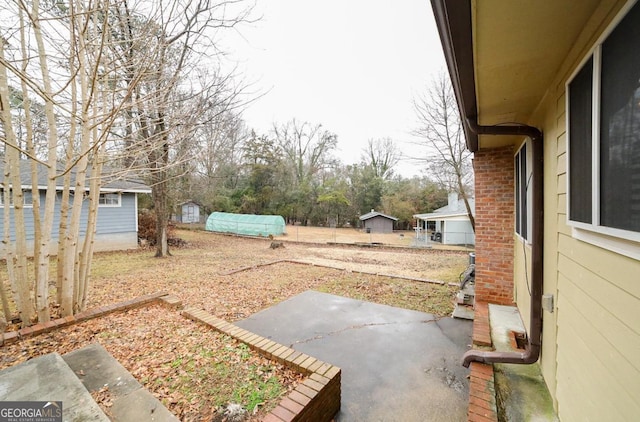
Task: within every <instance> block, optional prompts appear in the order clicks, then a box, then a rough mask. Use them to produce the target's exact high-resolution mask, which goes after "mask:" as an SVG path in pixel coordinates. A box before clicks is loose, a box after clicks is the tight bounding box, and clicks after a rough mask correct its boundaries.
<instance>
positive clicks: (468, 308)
mask: <svg viewBox="0 0 640 422" xmlns="http://www.w3.org/2000/svg"><path fill="white" fill-rule="evenodd" d="M451 316H452V317H453V318H459V319H470V320H473V318H474V311H473V306H472V305H464V304H460V303H457V304H456V306H455V308H453V313H452V314H451Z"/></svg>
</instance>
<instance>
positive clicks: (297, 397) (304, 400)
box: [287, 390, 311, 406]
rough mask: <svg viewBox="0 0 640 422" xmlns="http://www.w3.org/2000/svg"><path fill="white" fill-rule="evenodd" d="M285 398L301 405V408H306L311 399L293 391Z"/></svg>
mask: <svg viewBox="0 0 640 422" xmlns="http://www.w3.org/2000/svg"><path fill="white" fill-rule="evenodd" d="M287 397H288V398H290V399H291V400H293V401H295V402H296V403H299V404H301V405H302V406H306V405H307V404H309V402H310V401H311V399H310V398H309V397H307V396H305V395H304V394H302V393H300V392H299V391H295V390H294V391H292V392H291V393H289V395H288V396H287Z"/></svg>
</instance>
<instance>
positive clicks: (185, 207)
mask: <svg viewBox="0 0 640 422" xmlns="http://www.w3.org/2000/svg"><path fill="white" fill-rule="evenodd" d="M179 207H180V215H179V216H178V221H180V222H181V223H199V222H200V204H198V203H197V202H195V201H186V202H183V203H182V204H180V205H179Z"/></svg>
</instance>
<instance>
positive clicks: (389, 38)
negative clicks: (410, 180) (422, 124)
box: [224, 0, 445, 177]
mask: <svg viewBox="0 0 640 422" xmlns="http://www.w3.org/2000/svg"><path fill="white" fill-rule="evenodd" d="M256 15H257V16H262V19H261V20H259V21H258V22H256V23H254V24H251V25H249V26H244V27H242V28H241V31H240V33H241V35H242V37H229V36H227V37H226V38H225V39H224V42H225V44H226V46H225V47H226V49H227V51H229V52H230V53H231V55H232V56H231V57H232V58H233V59H235V60H236V61H237V62H238V69H239V71H240V73H242V74H243V76H244V78H245V79H246V80H248V81H254V82H255V86H254V88H257V89H259V90H260V91H261V92H265V93H266V94H265V95H264V97H262V98H260V99H259V100H257V101H256V102H255V103H253V104H251V105H250V106H249V107H248V108H247V110H246V111H245V113H244V114H243V116H244V118H245V120H246V121H247V124H248V125H249V126H250V127H252V128H255V129H256V131H257V132H258V133H265V132H267V131H268V130H269V129H270V128H271V126H272V124H273V122H280V123H284V122H286V121H289V120H291V119H292V118H296V119H297V120H299V121H308V122H310V123H312V124H320V123H321V124H322V125H323V127H324V128H325V129H327V130H329V131H331V132H334V133H336V134H337V135H338V148H339V149H338V154H337V155H338V156H339V157H340V158H341V160H342V161H343V162H344V163H354V162H357V161H359V158H360V155H361V152H362V149H363V148H364V147H365V146H366V143H367V140H368V139H370V138H374V139H375V138H384V137H390V138H392V139H393V140H395V141H396V142H397V144H398V147H399V148H401V149H402V151H403V153H404V154H406V155H412V154H415V152H414V151H413V150H414V149H415V148H416V147H415V146H414V145H412V144H411V141H412V140H413V139H412V136H411V135H410V132H411V130H412V129H414V128H415V126H416V118H415V113H414V111H413V106H412V99H413V98H414V96H416V95H417V94H418V93H419V92H421V91H423V90H424V88H425V87H426V86H427V85H428V83H429V81H430V80H431V78H432V77H433V76H434V75H436V74H437V73H438V72H440V71H443V70H444V68H445V63H444V56H443V53H442V48H441V46H440V40H439V38H438V33H437V30H436V27H435V23H434V19H433V13H432V11H431V6H430V3H429V2H428V1H427V0H395V1H391V0H386V1H385V0H323V1H310V0H258V4H257V7H256ZM399 167H401V168H398V169H397V170H398V172H399V173H400V174H402V175H403V176H405V177H409V176H411V175H413V174H418V173H419V171H420V170H419V167H418V166H416V165H412V164H411V163H410V162H402V163H401V164H400V166H399Z"/></svg>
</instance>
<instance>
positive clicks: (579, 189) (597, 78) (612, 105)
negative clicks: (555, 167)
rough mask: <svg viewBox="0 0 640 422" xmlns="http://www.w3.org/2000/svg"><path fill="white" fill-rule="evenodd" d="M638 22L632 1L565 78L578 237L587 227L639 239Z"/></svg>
mask: <svg viewBox="0 0 640 422" xmlns="http://www.w3.org/2000/svg"><path fill="white" fill-rule="evenodd" d="M638 22H640V3H636V4H634V5H633V6H631V7H630V8H627V11H626V12H625V14H624V16H623V17H622V18H621V19H619V20H618V21H617V24H616V25H614V26H612V29H611V30H610V31H609V32H607V33H605V35H604V36H603V37H602V39H601V40H600V41H599V42H598V43H597V44H596V46H595V47H594V49H593V51H592V52H591V54H590V55H589V56H588V57H587V59H586V61H585V63H584V64H583V65H582V66H581V67H580V68H579V69H578V70H577V71H576V73H575V74H574V76H573V77H572V78H571V79H570V80H569V82H568V83H567V115H568V139H569V161H568V164H569V168H568V185H569V186H568V206H569V208H568V219H569V223H570V224H571V225H572V226H573V227H575V228H576V229H577V230H578V233H577V235H578V237H580V236H581V232H580V231H581V230H582V231H584V230H587V231H590V232H593V233H596V234H600V235H603V236H606V238H607V241H610V240H611V238H619V239H623V240H626V241H629V240H631V241H640V56H639V55H638V53H637V52H638V51H640V26H639V25H638ZM582 235H584V233H582ZM585 240H588V239H585ZM594 243H596V242H594Z"/></svg>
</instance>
